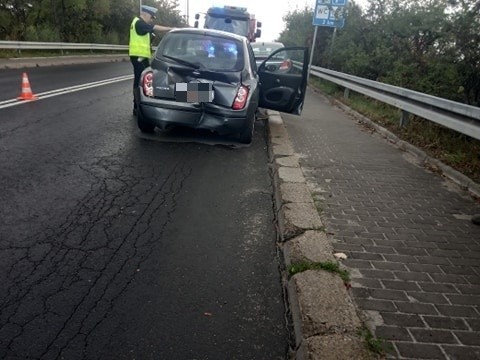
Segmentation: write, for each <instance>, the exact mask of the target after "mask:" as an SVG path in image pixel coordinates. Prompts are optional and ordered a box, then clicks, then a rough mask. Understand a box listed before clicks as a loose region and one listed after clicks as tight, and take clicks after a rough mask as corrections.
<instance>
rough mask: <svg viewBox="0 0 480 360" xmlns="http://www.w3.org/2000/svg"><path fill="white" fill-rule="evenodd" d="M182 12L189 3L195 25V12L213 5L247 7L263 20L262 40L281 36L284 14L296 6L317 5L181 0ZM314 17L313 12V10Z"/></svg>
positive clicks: (283, 0) (308, 0)
mask: <svg viewBox="0 0 480 360" xmlns="http://www.w3.org/2000/svg"><path fill="white" fill-rule="evenodd" d="M179 2H180V8H179V10H180V14H181V15H186V14H187V2H188V5H189V11H188V14H189V19H190V21H189V23H190V25H192V26H193V23H194V21H195V14H196V13H198V12H206V11H207V9H208V8H209V7H211V6H223V5H232V6H240V7H246V8H247V10H248V12H249V13H251V14H255V18H256V19H257V20H258V21H261V22H262V37H261V38H260V40H263V41H273V40H275V39H277V38H278V37H279V36H280V32H281V31H282V30H283V29H284V25H285V24H284V22H283V19H282V18H283V16H284V15H285V14H286V13H288V12H289V11H293V10H295V9H296V8H299V9H304V8H305V5H308V6H310V7H312V8H314V7H315V0H223V1H221V0H220V1H219V0H217V1H213V0H188V1H187V0H179ZM312 19H313V12H312ZM312 26H313V25H312Z"/></svg>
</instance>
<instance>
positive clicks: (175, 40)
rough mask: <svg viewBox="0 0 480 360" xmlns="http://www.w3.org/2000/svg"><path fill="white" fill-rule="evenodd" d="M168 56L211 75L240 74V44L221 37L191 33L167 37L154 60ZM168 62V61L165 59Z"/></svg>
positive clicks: (241, 63)
mask: <svg viewBox="0 0 480 360" xmlns="http://www.w3.org/2000/svg"><path fill="white" fill-rule="evenodd" d="M162 56H168V57H170V60H171V58H176V59H180V60H183V61H187V62H189V63H191V64H194V65H196V66H199V68H200V69H202V70H210V71H241V70H242V69H243V67H244V55H243V50H242V43H241V42H240V41H238V40H234V39H228V38H223V37H216V36H209V35H204V34H192V33H170V34H168V35H166V36H165V37H164V38H163V40H162V41H161V43H160V45H159V47H158V49H157V52H156V54H155V57H156V58H161V57H162ZM166 60H167V61H169V60H168V59H166Z"/></svg>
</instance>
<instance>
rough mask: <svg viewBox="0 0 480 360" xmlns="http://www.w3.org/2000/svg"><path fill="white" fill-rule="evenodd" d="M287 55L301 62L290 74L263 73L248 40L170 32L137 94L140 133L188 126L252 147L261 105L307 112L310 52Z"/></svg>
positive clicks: (303, 50) (295, 50)
mask: <svg viewBox="0 0 480 360" xmlns="http://www.w3.org/2000/svg"><path fill="white" fill-rule="evenodd" d="M281 51H284V52H285V54H284V55H285V57H287V58H288V59H291V60H292V64H295V66H291V69H290V70H289V71H288V72H285V71H275V70H272V69H270V70H269V69H267V68H264V69H259V70H258V71H257V68H256V66H255V56H254V53H253V50H252V47H251V45H250V43H249V41H248V40H247V39H246V38H245V37H243V36H238V35H235V34H232V33H227V32H223V31H217V30H206V29H195V28H193V29H192V28H188V29H175V30H172V31H170V32H169V33H167V34H166V35H165V36H164V37H163V39H162V41H161V42H160V44H159V46H158V48H157V50H156V52H155V56H154V58H153V60H152V63H151V66H150V67H149V68H147V69H145V70H144V71H143V73H142V76H141V79H140V85H139V87H138V88H137V89H136V90H135V101H136V103H137V107H138V115H137V124H138V127H139V129H140V130H141V131H142V132H147V133H149V132H153V131H154V129H155V128H159V129H160V130H165V129H168V128H170V127H173V126H185V127H189V128H194V129H208V130H211V131H214V132H217V133H219V134H230V135H233V136H235V137H237V139H238V140H239V141H240V142H242V143H250V142H251V140H252V135H253V130H254V125H255V114H256V110H257V108H258V107H259V106H260V107H262V108H266V109H271V110H277V111H281V112H286V113H292V114H300V113H301V110H302V106H303V101H304V98H305V90H306V85H307V82H306V81H307V67H308V49H307V48H305V47H291V48H283V49H282V50H281ZM277 55H278V54H277Z"/></svg>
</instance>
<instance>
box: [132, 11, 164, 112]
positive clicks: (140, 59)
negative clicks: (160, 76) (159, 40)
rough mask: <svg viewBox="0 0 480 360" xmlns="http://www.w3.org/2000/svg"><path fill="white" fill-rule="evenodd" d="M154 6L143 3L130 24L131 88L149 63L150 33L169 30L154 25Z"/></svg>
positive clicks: (134, 86)
mask: <svg viewBox="0 0 480 360" xmlns="http://www.w3.org/2000/svg"><path fill="white" fill-rule="evenodd" d="M157 10H158V9H156V8H154V7H152V6H147V5H143V6H142V7H141V12H140V16H136V17H135V18H134V19H133V21H132V24H131V25H130V41H129V50H128V55H129V56H130V61H131V62H132V65H133V75H134V78H133V89H134V90H135V89H136V88H137V87H138V84H139V82H140V75H141V74H142V71H143V70H144V69H145V68H146V67H148V66H149V65H150V57H151V55H152V54H151V41H150V40H151V39H150V38H151V35H152V34H153V32H154V31H169V30H171V29H172V28H171V27H168V26H161V25H154V24H153V21H154V20H155V19H156V17H155V15H156V14H157ZM136 114H137V105H136V104H135V98H134V100H133V115H136Z"/></svg>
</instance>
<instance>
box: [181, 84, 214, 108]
mask: <svg viewBox="0 0 480 360" xmlns="http://www.w3.org/2000/svg"><path fill="white" fill-rule="evenodd" d="M175 100H176V101H181V102H189V103H197V102H212V101H213V86H212V84H211V83H176V84H175Z"/></svg>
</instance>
